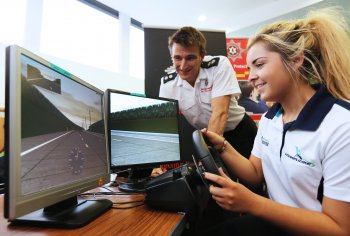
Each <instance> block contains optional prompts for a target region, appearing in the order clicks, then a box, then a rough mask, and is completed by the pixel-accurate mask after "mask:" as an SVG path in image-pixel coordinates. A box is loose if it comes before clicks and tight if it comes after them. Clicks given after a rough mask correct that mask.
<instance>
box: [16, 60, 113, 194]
mask: <svg viewBox="0 0 350 236" xmlns="http://www.w3.org/2000/svg"><path fill="white" fill-rule="evenodd" d="M21 62H22V64H21V66H22V70H21V71H22V75H21V79H22V82H21V87H22V89H21V92H22V96H21V104H22V105H21V112H22V116H21V117H22V120H21V126H22V129H21V132H22V139H21V140H22V142H21V146H22V147H21V150H22V151H21V179H22V194H23V195H26V194H30V193H34V192H38V191H41V190H46V189H49V188H52V187H57V186H60V185H64V184H65V183H67V182H72V180H73V182H74V180H81V179H84V178H88V177H91V175H92V174H100V173H105V172H106V169H107V168H108V166H107V165H108V163H106V155H107V154H106V142H105V134H104V132H105V131H104V128H103V127H104V126H103V122H104V121H103V111H102V96H101V94H98V93H96V92H95V91H93V90H91V89H89V88H87V87H84V86H82V85H81V84H78V83H77V82H75V81H73V80H71V79H70V78H68V77H66V76H64V75H62V74H60V73H58V72H56V71H55V70H51V69H50V68H49V67H46V66H44V65H42V64H40V63H38V62H36V61H34V60H32V59H30V58H27V57H25V56H24V55H22V58H21ZM38 183H39V184H38Z"/></svg>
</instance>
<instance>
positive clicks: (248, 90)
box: [238, 81, 254, 97]
mask: <svg viewBox="0 0 350 236" xmlns="http://www.w3.org/2000/svg"><path fill="white" fill-rule="evenodd" d="M238 83H239V87H240V88H241V92H242V94H241V97H250V95H251V94H252V92H253V89H254V87H253V86H252V85H251V84H250V82H248V81H239V82H238Z"/></svg>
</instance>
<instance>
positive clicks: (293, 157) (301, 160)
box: [284, 146, 315, 167]
mask: <svg viewBox="0 0 350 236" xmlns="http://www.w3.org/2000/svg"><path fill="white" fill-rule="evenodd" d="M284 155H285V156H286V157H288V158H289V159H291V160H293V161H297V162H299V163H301V164H304V165H307V166H310V167H314V166H315V163H313V162H312V161H309V160H307V159H305V158H304V157H302V155H301V150H300V148H299V147H298V146H296V147H295V155H290V154H288V153H285V154H284Z"/></svg>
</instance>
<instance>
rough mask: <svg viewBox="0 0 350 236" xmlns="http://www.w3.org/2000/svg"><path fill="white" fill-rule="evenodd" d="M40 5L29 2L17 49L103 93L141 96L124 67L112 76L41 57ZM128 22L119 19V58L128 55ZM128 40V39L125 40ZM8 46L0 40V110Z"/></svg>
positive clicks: (140, 85) (137, 83)
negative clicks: (31, 54) (21, 39)
mask: <svg viewBox="0 0 350 236" xmlns="http://www.w3.org/2000/svg"><path fill="white" fill-rule="evenodd" d="M41 4H42V1H41V0H36V1H30V4H27V6H28V8H27V17H26V19H27V20H26V28H25V35H24V43H23V44H24V45H20V46H22V47H24V48H26V49H27V50H29V51H32V52H33V53H35V54H37V55H39V56H40V57H43V58H44V59H45V60H47V61H49V62H51V63H53V64H55V65H57V66H58V67H61V68H62V69H64V70H66V71H68V72H69V73H71V74H73V75H75V76H77V77H79V78H80V79H82V80H84V81H86V82H88V83H90V84H92V85H94V86H95V87H97V88H99V89H101V90H103V91H104V90H106V89H107V88H113V89H118V90H123V91H128V92H135V93H144V80H143V79H139V78H134V77H131V76H129V75H128V72H129V71H128V65H122V67H121V68H122V70H121V73H115V72H112V71H108V70H103V69H99V68H94V67H92V66H87V65H83V64H79V63H77V62H72V61H67V60H63V59H60V58H56V57H54V56H52V55H43V54H41V53H40V51H39V49H40V25H41V12H37V11H41V9H42V7H41ZM129 22H130V17H128V16H121V20H120V23H121V24H122V27H121V33H120V36H121V37H122V38H121V40H120V42H121V43H122V44H123V45H122V51H121V55H120V56H121V57H123V58H124V61H125V57H126V56H125V55H128V50H129V41H128V40H125V39H124V38H125V37H126V36H125V35H128V34H129V29H128V26H129ZM127 38H128V36H127ZM7 45H8V44H5V43H1V38H0V107H4V106H5V48H6V46H7Z"/></svg>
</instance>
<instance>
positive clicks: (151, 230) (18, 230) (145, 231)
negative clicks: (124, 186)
mask: <svg viewBox="0 0 350 236" xmlns="http://www.w3.org/2000/svg"><path fill="white" fill-rule="evenodd" d="M101 191H106V190H101ZM99 198H109V199H111V200H112V201H118V202H123V201H124V202H125V201H135V200H141V199H143V198H144V196H143V195H118V196H116V195H113V196H105V195H104V196H99ZM3 201H4V196H3V195H1V196H0V214H1V215H0V235H1V236H6V235H18V236H22V235H40V236H44V235H60V236H61V235H64V236H69V235H74V236H78V235H79V236H80V235H84V236H85V235H118V236H120V235H128V236H130V235H131V236H136V235H152V236H153V235H180V234H181V232H182V230H183V229H184V227H185V224H186V222H185V215H183V214H181V213H176V212H163V211H156V210H152V209H149V208H148V207H147V206H145V205H142V206H138V207H135V208H130V209H115V208H112V209H110V210H109V211H107V212H105V213H104V214H103V215H101V216H99V217H98V218H97V219H95V220H94V221H92V222H90V223H89V224H88V225H86V226H84V227H82V228H77V229H57V228H35V227H25V226H12V225H10V224H9V223H8V221H7V219H5V218H4V215H3V211H4V207H3ZM118 206H119V205H118ZM126 206H128V205H121V207H126ZM129 206H130V205H129Z"/></svg>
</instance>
